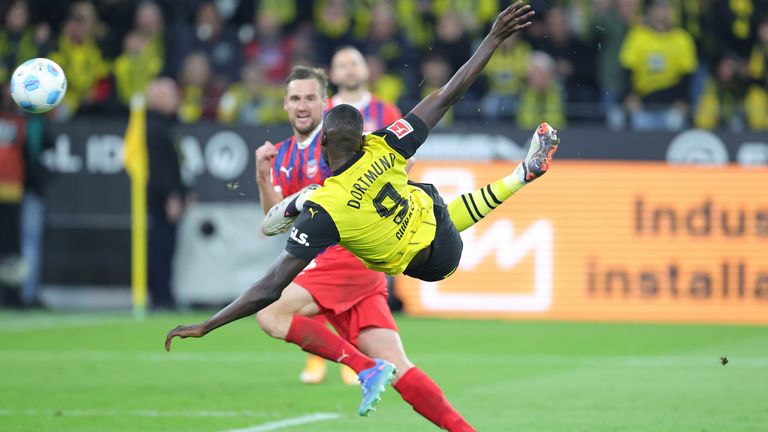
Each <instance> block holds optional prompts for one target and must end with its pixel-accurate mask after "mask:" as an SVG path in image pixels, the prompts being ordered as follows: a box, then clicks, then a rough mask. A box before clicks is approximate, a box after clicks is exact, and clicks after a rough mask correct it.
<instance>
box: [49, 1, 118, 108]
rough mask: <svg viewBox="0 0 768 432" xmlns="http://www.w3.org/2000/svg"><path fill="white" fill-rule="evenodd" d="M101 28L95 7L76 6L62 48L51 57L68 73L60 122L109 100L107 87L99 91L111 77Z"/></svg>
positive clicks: (63, 32)
mask: <svg viewBox="0 0 768 432" xmlns="http://www.w3.org/2000/svg"><path fill="white" fill-rule="evenodd" d="M101 27H102V25H101V23H100V22H99V19H98V16H97V15H96V8H95V7H94V6H93V4H91V3H89V2H77V3H74V4H73V5H72V8H71V12H70V16H69V17H68V18H67V20H66V21H65V23H64V27H63V29H62V32H61V36H60V37H59V45H58V49H57V50H56V51H55V52H54V53H52V54H51V60H53V61H55V62H56V63H58V64H59V66H61V67H62V69H64V70H65V71H66V73H67V94H66V95H64V99H63V100H62V102H61V104H60V105H59V106H58V107H57V108H56V111H55V116H56V117H57V118H59V119H62V120H63V119H67V118H71V117H72V116H74V115H75V113H76V112H77V111H78V109H79V108H80V107H81V105H83V104H92V103H98V102H102V101H104V100H105V99H106V96H107V93H105V90H104V88H103V87H102V88H97V87H98V85H99V83H100V81H102V80H103V79H105V78H107V77H108V75H109V63H108V62H107V60H106V59H104V57H103V56H102V51H101V49H100V48H99V46H98V45H97V43H96V36H97V34H98V33H99V29H100V28H101Z"/></svg>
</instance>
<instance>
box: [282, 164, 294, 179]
mask: <svg viewBox="0 0 768 432" xmlns="http://www.w3.org/2000/svg"><path fill="white" fill-rule="evenodd" d="M291 171H293V167H290V168H286V167H284V166H281V167H280V172H284V173H285V176H286V177H290V176H291Z"/></svg>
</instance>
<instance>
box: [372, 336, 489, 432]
mask: <svg viewBox="0 0 768 432" xmlns="http://www.w3.org/2000/svg"><path fill="white" fill-rule="evenodd" d="M357 346H358V347H359V348H360V350H361V351H363V352H364V353H366V354H368V355H370V356H372V357H378V358H383V359H386V360H388V361H389V362H391V363H393V364H394V365H395V366H396V367H397V373H395V377H394V380H393V381H392V382H393V384H392V386H393V387H394V388H395V390H397V392H398V393H400V395H401V396H402V397H403V400H405V401H406V402H408V403H409V404H410V405H411V406H412V407H413V410H414V411H416V412H417V413H419V414H421V415H422V416H423V417H424V418H426V419H427V420H429V421H431V422H432V423H434V424H435V425H437V426H438V427H440V428H443V429H445V430H448V431H451V432H469V431H474V430H475V429H474V428H473V427H472V426H470V424H469V423H467V421H466V420H464V418H463V417H462V416H461V414H459V412H458V411H456V409H454V408H453V406H451V404H450V402H448V399H446V397H445V395H444V394H443V391H442V390H440V387H438V385H437V384H436V383H435V382H434V381H433V380H432V379H431V378H430V377H429V375H427V374H426V373H424V372H423V371H422V370H421V369H419V368H418V367H416V366H414V364H413V363H411V361H410V360H408V357H407V356H406V354H405V349H404V348H403V343H402V341H401V340H400V335H399V334H398V333H397V332H396V331H394V330H392V329H388V328H372V327H371V328H366V329H364V330H363V331H362V332H360V336H359V337H358V340H357Z"/></svg>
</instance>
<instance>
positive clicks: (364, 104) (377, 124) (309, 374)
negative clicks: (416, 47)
mask: <svg viewBox="0 0 768 432" xmlns="http://www.w3.org/2000/svg"><path fill="white" fill-rule="evenodd" d="M368 78H369V71H368V65H367V64H366V63H365V58H364V57H363V54H362V53H361V52H360V51H358V50H357V48H355V47H352V46H346V47H342V48H340V49H338V50H337V51H336V53H335V54H334V55H333V58H332V59H331V69H330V79H331V82H332V83H333V84H334V85H335V86H336V88H337V92H336V94H335V95H334V96H333V97H330V98H328V102H327V104H326V111H327V110H329V109H331V108H333V107H335V106H336V105H339V104H342V103H343V104H349V105H352V106H354V107H355V108H357V109H358V110H360V114H362V115H363V122H364V130H365V131H366V132H373V131H375V130H379V129H381V128H383V127H385V126H387V125H389V124H390V123H393V122H394V121H395V120H397V119H399V118H400V117H402V116H403V115H402V114H401V113H400V110H399V109H398V108H397V107H396V106H395V105H392V104H390V103H387V102H384V101H380V100H378V99H376V97H375V96H373V95H372V94H371V92H370V91H369V90H368ZM410 163H411V162H410V161H409V168H410ZM294 192H295V191H294ZM287 195H290V194H287ZM287 195H286V196H287ZM389 295H392V294H391V293H389ZM314 319H315V320H317V321H318V322H320V323H324V322H326V321H327V319H326V318H325V315H322V314H319V315H315V318H314ZM326 371H327V365H326V362H325V359H323V358H322V357H320V356H316V355H313V354H309V355H308V356H307V361H306V364H305V365H304V370H302V371H301V374H300V375H299V379H300V380H301V382H303V383H307V384H317V383H320V382H322V381H323V380H324V379H325V374H326ZM341 379H342V381H344V383H346V384H357V382H358V381H357V374H355V372H354V371H353V370H352V369H350V368H349V367H347V366H345V365H341Z"/></svg>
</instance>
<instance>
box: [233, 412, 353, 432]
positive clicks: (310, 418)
mask: <svg viewBox="0 0 768 432" xmlns="http://www.w3.org/2000/svg"><path fill="white" fill-rule="evenodd" d="M339 417H341V414H336V413H313V414H307V415H304V416H301V417H291V418H287V419H284V420H277V421H271V422H267V423H262V424H259V425H255V426H250V427H246V428H242V429H228V430H226V431H224V432H267V431H274V430H278V429H285V428H289V427H292V426H299V425H303V424H307V423H315V422H319V421H326V420H335V419H337V418H339Z"/></svg>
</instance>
